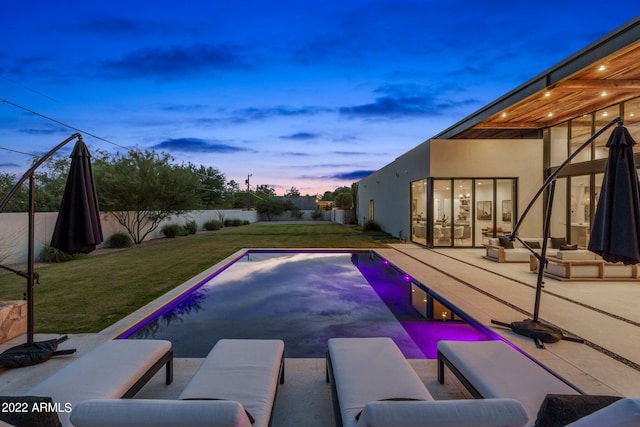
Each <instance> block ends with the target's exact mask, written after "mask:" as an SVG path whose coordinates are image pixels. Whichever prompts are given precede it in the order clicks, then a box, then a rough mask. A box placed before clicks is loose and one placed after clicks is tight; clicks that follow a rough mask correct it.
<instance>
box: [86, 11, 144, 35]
mask: <svg viewBox="0 0 640 427" xmlns="http://www.w3.org/2000/svg"><path fill="white" fill-rule="evenodd" d="M77 30H83V31H85V32H87V33H93V34H100V35H107V36H130V35H139V34H144V33H145V32H146V29H145V28H143V27H142V26H141V25H140V24H139V23H138V22H135V21H131V20H129V19H124V18H119V17H115V16H112V17H102V18H100V19H94V20H91V21H80V22H79V23H77V24H76V25H74V26H73V31H77Z"/></svg>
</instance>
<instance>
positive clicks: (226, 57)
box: [102, 44, 249, 78]
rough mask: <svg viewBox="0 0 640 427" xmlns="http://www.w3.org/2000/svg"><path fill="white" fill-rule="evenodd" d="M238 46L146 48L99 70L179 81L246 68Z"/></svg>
mask: <svg viewBox="0 0 640 427" xmlns="http://www.w3.org/2000/svg"><path fill="white" fill-rule="evenodd" d="M239 50H240V49H239V47H238V46H233V45H226V44H219V45H206V44H199V45H194V46H172V47H166V48H165V47H162V48H157V47H147V48H141V49H138V50H135V51H133V52H130V53H128V54H126V55H124V56H123V57H122V58H120V59H115V60H108V61H104V62H103V63H102V67H103V68H104V69H105V70H108V71H109V72H111V73H114V74H115V75H116V76H120V77H125V78H128V77H149V76H156V77H178V76H184V75H190V74H195V73H198V72H200V71H203V70H211V69H219V70H230V69H232V70H237V69H246V68H249V64H248V63H247V62H246V61H245V59H244V58H241V57H240V56H239V55H238V51H239Z"/></svg>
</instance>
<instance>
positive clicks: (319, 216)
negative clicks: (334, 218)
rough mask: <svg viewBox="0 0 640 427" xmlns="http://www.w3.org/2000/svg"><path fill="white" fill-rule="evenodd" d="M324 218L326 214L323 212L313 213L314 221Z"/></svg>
mask: <svg viewBox="0 0 640 427" xmlns="http://www.w3.org/2000/svg"><path fill="white" fill-rule="evenodd" d="M321 218H324V213H323V212H322V211H313V212H311V219H313V220H314V221H316V220H319V219H321Z"/></svg>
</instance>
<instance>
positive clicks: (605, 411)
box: [567, 398, 640, 427]
mask: <svg viewBox="0 0 640 427" xmlns="http://www.w3.org/2000/svg"><path fill="white" fill-rule="evenodd" d="M638 426H640V399H631V398H627V399H621V400H618V401H617V402H615V403H612V404H611V405H609V406H607V407H605V408H602V409H600V410H599V411H596V412H594V413H593V414H591V415H588V416H586V417H584V418H580V419H579V420H578V421H575V422H573V423H571V424H569V425H568V426H567V427H638Z"/></svg>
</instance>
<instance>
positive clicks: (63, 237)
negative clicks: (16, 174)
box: [51, 137, 102, 254]
mask: <svg viewBox="0 0 640 427" xmlns="http://www.w3.org/2000/svg"><path fill="white" fill-rule="evenodd" d="M101 242H102V226H101V224H100V209H99V207H98V196H97V194H96V189H95V184H94V180H93V174H92V171H91V155H90V154H89V150H88V149H87V146H86V145H85V143H84V142H83V141H82V138H80V137H79V139H78V142H76V145H75V146H74V147H73V151H72V152H71V166H70V168H69V176H68V178H67V184H66V187H65V189H64V193H63V195H62V204H61V205H60V212H59V213H58V219H57V221H56V226H55V229H54V231H53V237H52V238H51V246H53V247H54V248H57V249H60V250H61V251H64V252H67V253H71V254H72V253H76V252H83V253H89V252H91V251H93V250H94V249H95V248H96V245H98V244H100V243H101Z"/></svg>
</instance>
